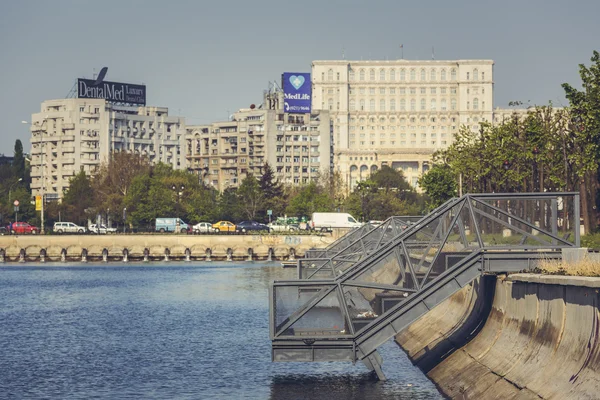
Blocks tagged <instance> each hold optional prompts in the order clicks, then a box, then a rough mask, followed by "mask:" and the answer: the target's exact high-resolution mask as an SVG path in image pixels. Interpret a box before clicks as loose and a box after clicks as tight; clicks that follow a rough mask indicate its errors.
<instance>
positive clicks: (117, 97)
mask: <svg viewBox="0 0 600 400" xmlns="http://www.w3.org/2000/svg"><path fill="white" fill-rule="evenodd" d="M77 97H79V98H80V99H105V100H106V101H109V102H111V103H126V104H135V105H142V106H145V105H146V86H145V85H133V84H131V83H120V82H108V81H102V82H100V83H96V81H95V80H93V79H77Z"/></svg>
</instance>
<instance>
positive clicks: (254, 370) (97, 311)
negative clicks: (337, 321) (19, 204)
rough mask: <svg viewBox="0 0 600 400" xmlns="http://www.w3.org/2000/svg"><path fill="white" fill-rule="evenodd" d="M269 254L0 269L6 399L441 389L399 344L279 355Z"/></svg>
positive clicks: (394, 393) (0, 355) (424, 394)
mask: <svg viewBox="0 0 600 400" xmlns="http://www.w3.org/2000/svg"><path fill="white" fill-rule="evenodd" d="M294 277H295V271H294V270H293V269H283V268H281V266H279V265H278V264H264V263H246V264H243V263H204V264H198V263H196V264H195V263H186V264H182V263H172V264H169V265H157V264H141V263H140V264H136V263H128V264H126V265H118V264H99V265H95V264H87V265H85V266H71V265H68V266H65V265H63V264H57V265H53V264H47V265H45V266H32V265H27V266H14V267H13V266H6V267H1V268H0V304H1V305H2V306H1V307H0V321H1V323H2V329H0V371H3V373H2V374H0V393H2V395H0V397H3V396H4V397H10V398H91V397H95V398H119V399H121V398H136V399H138V398H143V399H152V398H156V399H163V398H183V399H198V398H207V399H215V398H216V399H221V398H223V399H241V398H250V399H268V398H271V399H277V400H279V399H281V400H290V399H295V398H297V399H300V398H302V399H307V398H315V399H318V398H325V399H328V400H337V399H340V400H341V399H343V400H347V399H376V398H377V399H385V398H412V399H425V398H427V399H431V398H441V397H440V395H439V394H438V393H437V391H436V389H435V387H434V386H433V385H432V384H431V382H429V381H428V380H427V379H426V377H424V376H423V375H422V374H421V373H420V372H419V371H418V370H416V369H415V368H414V367H413V366H412V365H411V364H410V362H409V361H408V360H407V359H406V356H405V355H404V353H403V352H402V351H401V350H399V349H398V348H397V347H396V345H395V344H393V343H388V344H386V345H385V346H383V349H382V350H381V353H382V355H383V357H384V359H385V363H384V366H383V368H384V371H385V373H386V375H387V376H388V378H389V380H388V381H386V382H377V381H376V380H375V379H374V377H373V376H372V375H371V374H370V373H369V372H367V370H366V368H365V367H364V366H362V365H360V364H358V365H356V366H353V365H352V364H350V363H308V364H302V363H272V362H271V360H270V350H271V348H270V342H269V332H268V329H269V322H268V296H267V288H268V285H269V283H270V281H271V280H273V279H292V278H294Z"/></svg>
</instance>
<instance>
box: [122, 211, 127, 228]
mask: <svg viewBox="0 0 600 400" xmlns="http://www.w3.org/2000/svg"><path fill="white" fill-rule="evenodd" d="M126 219H127V207H123V233H125V225H126V223H125V220H126Z"/></svg>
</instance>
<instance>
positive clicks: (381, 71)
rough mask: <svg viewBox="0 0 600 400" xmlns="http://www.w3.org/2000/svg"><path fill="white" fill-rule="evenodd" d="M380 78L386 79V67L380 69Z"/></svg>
mask: <svg viewBox="0 0 600 400" xmlns="http://www.w3.org/2000/svg"><path fill="white" fill-rule="evenodd" d="M379 80H380V81H385V70H384V69H380V70H379Z"/></svg>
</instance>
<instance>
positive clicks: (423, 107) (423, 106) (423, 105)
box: [421, 99, 425, 111]
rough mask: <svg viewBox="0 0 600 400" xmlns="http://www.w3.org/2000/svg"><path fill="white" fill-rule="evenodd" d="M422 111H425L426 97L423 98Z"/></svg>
mask: <svg viewBox="0 0 600 400" xmlns="http://www.w3.org/2000/svg"><path fill="white" fill-rule="evenodd" d="M421 111H425V99H421Z"/></svg>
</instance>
